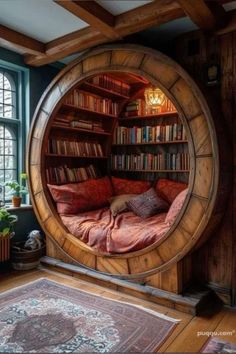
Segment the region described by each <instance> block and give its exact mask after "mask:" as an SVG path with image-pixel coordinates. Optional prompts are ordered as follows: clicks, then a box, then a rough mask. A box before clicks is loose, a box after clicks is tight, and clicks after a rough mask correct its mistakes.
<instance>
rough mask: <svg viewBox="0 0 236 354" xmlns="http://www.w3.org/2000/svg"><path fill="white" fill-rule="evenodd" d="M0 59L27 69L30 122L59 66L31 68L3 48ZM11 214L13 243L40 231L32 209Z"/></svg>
mask: <svg viewBox="0 0 236 354" xmlns="http://www.w3.org/2000/svg"><path fill="white" fill-rule="evenodd" d="M0 59H1V60H4V61H5V62H7V63H12V64H15V65H18V66H21V67H24V68H28V69H29V105H30V120H32V117H33V114H34V111H35V108H36V106H37V104H38V101H39V99H40V97H41V95H42V94H43V92H44V90H45V89H46V87H47V86H48V84H49V83H50V82H51V81H52V79H53V78H54V77H55V76H56V75H57V73H58V72H59V71H60V69H59V65H58V67H56V66H51V65H45V66H43V67H40V68H33V67H30V66H27V65H25V63H24V59H23V56H22V55H20V54H17V53H14V52H12V51H10V50H7V49H4V48H0ZM63 66H64V65H61V66H60V67H63ZM12 213H14V214H16V215H17V216H18V222H17V224H16V226H15V233H16V234H15V237H14V240H15V241H20V240H24V239H25V238H26V236H27V234H28V233H29V232H30V231H31V230H34V229H40V227H39V224H38V222H37V220H36V217H35V215H34V212H33V210H32V208H25V207H22V208H20V209H13V210H12Z"/></svg>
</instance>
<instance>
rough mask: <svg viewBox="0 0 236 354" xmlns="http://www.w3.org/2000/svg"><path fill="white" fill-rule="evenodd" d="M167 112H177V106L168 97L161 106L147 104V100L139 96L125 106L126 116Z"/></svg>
mask: <svg viewBox="0 0 236 354" xmlns="http://www.w3.org/2000/svg"><path fill="white" fill-rule="evenodd" d="M165 112H176V108H175V106H174V105H173V103H172V102H171V101H170V100H169V99H168V98H166V100H165V103H164V104H163V105H162V106H161V107H159V108H152V107H151V106H149V105H147V104H146V102H145V100H144V99H142V98H138V99H136V100H134V101H132V102H129V103H128V104H127V106H126V108H125V112H124V116H125V117H133V116H145V115H155V114H159V113H165Z"/></svg>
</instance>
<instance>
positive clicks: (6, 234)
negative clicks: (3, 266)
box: [0, 208, 17, 262]
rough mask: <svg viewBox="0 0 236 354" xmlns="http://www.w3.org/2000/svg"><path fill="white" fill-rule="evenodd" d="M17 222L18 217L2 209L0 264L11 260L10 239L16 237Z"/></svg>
mask: <svg viewBox="0 0 236 354" xmlns="http://www.w3.org/2000/svg"><path fill="white" fill-rule="evenodd" d="M16 221H17V216H16V215H12V214H10V213H9V212H8V211H7V209H6V208H0V262H4V261H7V260H8V259H9V258H10V239H11V237H13V236H14V231H13V229H14V224H15V223H16Z"/></svg>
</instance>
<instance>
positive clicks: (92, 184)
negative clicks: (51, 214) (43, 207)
mask: <svg viewBox="0 0 236 354" xmlns="http://www.w3.org/2000/svg"><path fill="white" fill-rule="evenodd" d="M48 188H49V190H50V192H51V195H52V197H53V199H54V201H55V202H56V203H57V211H58V213H59V214H77V213H81V212H83V211H88V210H93V209H97V208H101V207H104V206H106V205H108V204H109V202H108V200H109V199H110V198H111V197H112V186H111V182H110V179H109V178H108V177H103V178H100V179H89V180H87V181H85V182H81V183H73V184H64V185H62V186H57V185H50V184H48Z"/></svg>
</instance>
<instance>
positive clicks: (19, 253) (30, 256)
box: [11, 242, 45, 270]
mask: <svg viewBox="0 0 236 354" xmlns="http://www.w3.org/2000/svg"><path fill="white" fill-rule="evenodd" d="M24 243H25V242H15V243H14V244H13V246H12V247H11V262H12V267H13V269H16V270H29V269H33V268H36V267H37V266H38V265H39V262H40V258H41V257H42V256H43V255H44V254H45V246H43V247H41V248H38V249H36V250H32V251H31V250H24V249H22V248H23V246H24ZM14 246H16V247H17V248H19V249H20V250H16V249H15V248H14Z"/></svg>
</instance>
